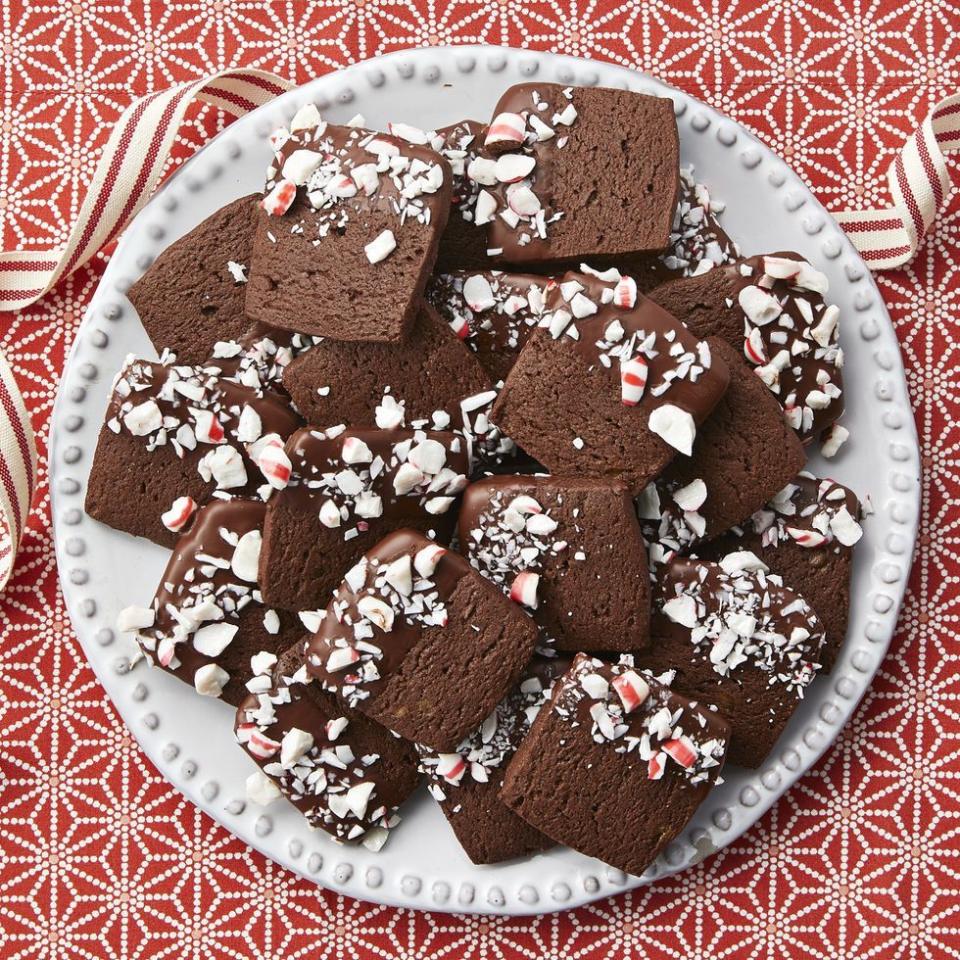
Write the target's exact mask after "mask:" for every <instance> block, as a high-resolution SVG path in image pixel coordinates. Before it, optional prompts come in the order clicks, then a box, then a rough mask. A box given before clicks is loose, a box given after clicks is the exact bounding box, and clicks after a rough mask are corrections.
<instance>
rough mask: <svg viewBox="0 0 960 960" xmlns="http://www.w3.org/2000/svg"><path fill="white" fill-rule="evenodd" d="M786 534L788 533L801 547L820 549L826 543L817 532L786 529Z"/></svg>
mask: <svg viewBox="0 0 960 960" xmlns="http://www.w3.org/2000/svg"><path fill="white" fill-rule="evenodd" d="M787 533H789V534H790V536H791V537H793V539H794V540H796V542H797V543H799V544H800V546H801V547H822V546H823V545H824V544H825V543H826V542H827V538H826V537H825V536H824V535H823V534H822V533H820V532H819V531H818V530H804V529H801V528H800V527H787Z"/></svg>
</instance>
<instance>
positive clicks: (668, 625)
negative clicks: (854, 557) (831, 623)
mask: <svg viewBox="0 0 960 960" xmlns="http://www.w3.org/2000/svg"><path fill="white" fill-rule="evenodd" d="M650 634H651V637H652V640H651V643H650V649H649V650H648V651H646V652H644V653H642V654H639V655H638V656H637V663H639V664H640V665H641V666H642V667H646V668H647V669H649V670H653V671H654V672H659V671H662V670H675V671H676V677H675V679H674V681H673V683H672V684H671V686H672V687H673V688H674V689H675V690H679V691H680V692H681V693H684V694H685V695H686V696H688V697H692V698H693V699H694V700H702V701H703V702H705V703H710V704H714V705H716V707H717V708H718V709H719V710H720V712H721V713H722V714H723V716H725V717H726V718H727V719H728V720H729V721H730V727H731V739H730V750H729V752H728V755H727V757H728V759H729V760H730V762H731V763H735V764H737V765H739V766H742V767H758V766H759V765H760V764H761V763H762V762H763V761H764V760H765V759H766V757H767V755H768V754H769V753H770V751H771V750H772V749H773V745H774V743H776V741H777V739H778V737H779V736H780V734H781V733H782V732H783V729H784V727H785V726H786V725H787V721H788V720H789V719H790V717H791V716H792V715H793V711H794V710H795V709H796V708H797V705H798V704H799V703H800V700H801V698H802V697H803V694H804V691H805V690H806V688H807V687H808V686H809V685H810V684H811V683H812V682H813V679H814V677H816V675H817V671H818V670H819V666H820V655H821V650H822V648H823V641H824V628H823V624H822V623H821V621H820V619H819V617H817V615H816V613H814V611H813V608H812V607H811V606H810V604H809V603H807V601H806V600H805V599H804V598H803V597H801V596H800V595H799V594H798V593H795V592H794V591H793V590H788V589H786V588H785V587H784V586H783V585H782V581H781V580H780V578H779V577H776V576H774V575H773V574H771V573H770V572H769V571H768V570H767V568H766V566H765V565H764V564H763V563H762V562H761V561H760V560H758V559H757V557H756V556H755V555H754V554H752V553H748V552H737V553H730V554H727V555H726V556H725V557H723V558H722V559H721V560H720V562H719V563H709V562H707V561H702V560H689V559H684V558H677V559H675V560H673V561H672V562H671V563H669V564H668V565H666V566H665V567H663V568H662V570H661V571H660V574H659V583H658V590H657V594H656V596H655V599H654V610H653V617H652V619H651V624H650Z"/></svg>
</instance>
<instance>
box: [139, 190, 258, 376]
mask: <svg viewBox="0 0 960 960" xmlns="http://www.w3.org/2000/svg"><path fill="white" fill-rule="evenodd" d="M259 199H260V197H259V195H257V194H253V195H251V196H247V197H241V198H240V199H239V200H234V201H233V203H228V204H227V205H226V206H225V207H222V208H221V209H219V210H217V212H216V213H213V214H211V215H210V216H209V217H207V219H206V220H204V221H203V222H202V223H200V224H199V225H198V226H196V227H194V228H193V230H191V231H190V232H189V233H188V234H186V236H183V237H181V238H180V239H179V240H175V241H174V242H173V243H172V244H170V246H169V247H167V249H166V250H164V251H163V253H161V254H160V256H159V257H157V259H156V260H155V261H154V263H153V264H152V265H151V266H150V267H149V268H148V269H147V272H146V273H145V274H144V275H143V276H142V277H141V278H140V279H139V280H138V281H137V282H136V283H135V284H133V286H132V287H131V288H130V290H129V291H128V292H127V297H128V298H129V299H130V302H131V303H132V304H133V306H134V307H135V308H136V311H137V313H138V314H139V316H140V321H141V322H142V323H143V326H144V329H145V330H146V331H147V336H148V337H149V338H150V342H151V343H152V344H153V345H154V347H155V348H156V351H157V353H162V352H163V351H164V350H170V351H172V352H173V353H175V354H176V355H177V359H178V360H179V361H180V363H203V361H204V360H205V359H206V358H207V357H208V356H210V353H211V351H212V350H213V346H214V344H215V343H216V342H217V341H218V340H233V339H237V338H239V337H242V336H243V334H244V333H245V332H246V330H247V328H248V327H249V326H250V321H249V320H248V319H247V317H246V314H245V313H244V309H243V304H244V299H245V297H246V283H247V279H248V278H247V270H248V268H249V266H250V250H251V247H252V245H253V231H254V224H255V223H256V220H257V202H258V201H259Z"/></svg>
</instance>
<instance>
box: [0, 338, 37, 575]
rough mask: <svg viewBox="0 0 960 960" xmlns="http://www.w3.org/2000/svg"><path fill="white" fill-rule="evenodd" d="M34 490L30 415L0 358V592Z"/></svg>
mask: <svg viewBox="0 0 960 960" xmlns="http://www.w3.org/2000/svg"><path fill="white" fill-rule="evenodd" d="M36 486H37V445H36V443H35V441H34V439H33V428H32V427H31V426H30V415H29V414H28V413H27V408H26V406H25V405H24V402H23V397H22V396H20V391H19V390H18V389H17V382H16V380H14V379H13V371H12V370H11V369H10V367H9V366H8V365H7V361H6V360H4V358H3V354H0V590H3V588H4V587H5V586H6V585H7V581H8V580H9V579H10V574H12V573H13V565H14V562H15V560H16V557H17V551H18V550H19V549H20V541H21V539H22V537H23V528H24V526H25V525H26V522H27V514H28V513H29V512H30V504H31V503H32V502H33V491H34V490H35V489H36Z"/></svg>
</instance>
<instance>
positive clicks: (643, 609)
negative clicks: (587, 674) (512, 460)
mask: <svg viewBox="0 0 960 960" xmlns="http://www.w3.org/2000/svg"><path fill="white" fill-rule="evenodd" d="M459 544H460V549H461V550H462V551H463V553H464V555H465V556H466V558H467V559H468V560H469V561H470V564H471V565H472V566H473V567H474V568H475V569H477V570H479V571H480V573H482V574H483V575H484V576H485V577H486V578H487V579H488V580H491V581H492V582H493V583H495V584H496V585H497V586H498V587H499V588H500V589H501V590H502V591H503V592H504V593H505V594H507V595H508V596H510V597H512V598H513V599H514V600H516V601H517V602H518V603H520V604H522V605H523V606H524V607H525V608H526V609H527V610H528V611H529V612H530V614H531V615H532V616H533V619H534V620H535V621H536V622H537V626H538V627H539V629H540V641H541V643H543V644H546V645H550V646H555V647H556V648H557V649H558V650H567V651H571V652H574V653H575V652H577V651H578V650H610V651H630V650H642V649H643V648H644V647H646V646H647V644H648V643H649V640H650V635H649V625H650V622H649V612H650V577H649V573H648V571H647V555H646V548H645V545H644V542H643V537H642V536H641V534H640V526H639V524H638V523H637V517H636V512H635V510H634V506H633V500H632V499H631V497H630V493H629V491H628V490H627V488H626V486H625V485H624V484H622V483H619V482H617V481H613V482H610V481H606V480H595V479H590V478H583V479H580V478H577V477H536V476H533V477H525V476H512V477H511V476H501V477H490V478H488V479H486V480H480V481H477V482H476V483H473V484H471V485H470V486H469V487H467V490H466V492H465V493H464V495H463V504H462V505H461V509H460V519H459Z"/></svg>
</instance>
